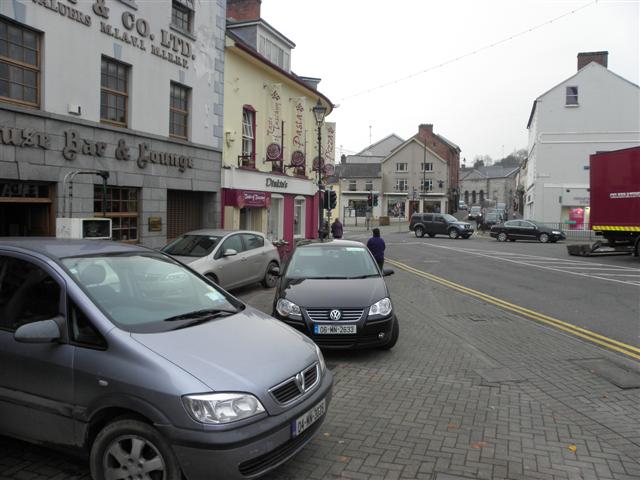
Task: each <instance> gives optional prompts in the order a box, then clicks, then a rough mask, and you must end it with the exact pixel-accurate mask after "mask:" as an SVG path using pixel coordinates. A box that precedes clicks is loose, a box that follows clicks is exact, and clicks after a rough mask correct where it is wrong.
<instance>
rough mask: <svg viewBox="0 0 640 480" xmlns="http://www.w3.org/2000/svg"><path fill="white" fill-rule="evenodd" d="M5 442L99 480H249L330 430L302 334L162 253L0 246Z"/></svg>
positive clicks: (319, 375)
mask: <svg viewBox="0 0 640 480" xmlns="http://www.w3.org/2000/svg"><path fill="white" fill-rule="evenodd" d="M0 365H1V366H2V367H1V368H0V432H1V433H2V434H3V435H10V436H14V437H17V438H22V439H26V440H30V441H33V442H37V443H44V444H54V445H57V446H59V447H62V448H64V449H67V450H70V451H71V450H75V451H79V452H85V453H86V454H88V456H89V461H90V466H91V473H92V477H93V478H94V480H111V479H147V480H157V479H162V480H181V479H182V478H183V476H184V477H185V478H186V479H187V480H204V479H215V478H218V479H224V480H233V479H246V478H254V477H257V476H260V475H262V474H263V473H265V472H267V471H269V470H271V469H273V468H275V467H276V466H278V465H279V464H281V463H283V462H284V461H286V460H287V459H288V458H290V457H291V456H292V455H294V454H295V453H296V452H297V451H298V450H300V449H301V448H302V447H303V446H304V445H305V444H306V443H307V442H309V440H310V439H311V437H312V436H313V435H314V433H316V432H317V431H318V429H319V426H320V425H321V423H322V421H323V420H324V418H325V412H326V410H327V408H328V406H329V402H330V399H331V390H332V384H333V380H332V375H331V373H330V372H329V371H328V370H327V368H326V366H325V363H324V359H323V357H322V353H321V352H320V350H319V349H318V348H317V347H316V346H315V345H314V344H313V342H312V341H311V340H309V339H307V338H306V337H305V336H304V335H302V334H300V333H298V332H296V331H295V330H293V329H291V328H289V327H287V326H286V325H284V324H282V323H281V322H279V321H277V320H275V319H273V318H271V317H269V316H268V315H265V314H263V313H261V312H259V311H257V310H255V309H253V308H251V307H250V306H248V305H245V304H243V303H242V302H240V301H239V300H238V299H236V298H234V297H233V296H231V295H229V294H228V293H227V292H225V291H224V290H222V289H221V288H219V287H217V286H215V285H214V284H212V283H211V282H208V281H206V280H205V279H203V278H202V277H201V276H200V275H196V274H195V273H194V272H193V271H191V270H190V269H188V268H186V267H184V266H183V265H182V264H180V263H178V262H176V261H175V260H173V259H172V258H170V257H169V256H167V255H164V254H162V253H159V252H156V251H152V250H149V249H146V248H141V247H135V246H131V245H126V244H119V243H115V242H100V241H86V240H66V241H60V240H56V239H27V238H21V239H15V240H13V239H6V240H2V241H0Z"/></svg>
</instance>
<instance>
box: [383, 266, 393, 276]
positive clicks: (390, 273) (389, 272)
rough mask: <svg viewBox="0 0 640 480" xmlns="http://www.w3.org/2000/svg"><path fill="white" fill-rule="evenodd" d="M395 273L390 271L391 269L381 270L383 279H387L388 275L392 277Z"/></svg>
mask: <svg viewBox="0 0 640 480" xmlns="http://www.w3.org/2000/svg"><path fill="white" fill-rule="evenodd" d="M394 273H396V272H395V270H393V269H391V268H383V269H382V275H384V276H385V277H388V276H389V275H393V274H394Z"/></svg>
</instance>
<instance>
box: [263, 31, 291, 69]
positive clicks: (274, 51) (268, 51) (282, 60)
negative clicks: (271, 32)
mask: <svg viewBox="0 0 640 480" xmlns="http://www.w3.org/2000/svg"><path fill="white" fill-rule="evenodd" d="M258 53H260V54H261V55H262V56H263V57H265V58H266V59H267V60H269V61H270V62H271V63H273V64H275V65H277V66H279V67H280V68H282V69H283V70H287V71H289V67H290V57H289V52H287V51H285V50H284V49H283V48H281V47H280V46H278V45H277V44H276V43H274V42H272V41H271V40H270V39H268V38H267V37H264V36H260V41H259V43H258Z"/></svg>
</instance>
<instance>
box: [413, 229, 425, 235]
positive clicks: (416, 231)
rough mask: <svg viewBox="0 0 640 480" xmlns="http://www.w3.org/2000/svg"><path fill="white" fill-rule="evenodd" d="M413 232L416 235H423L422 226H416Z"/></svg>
mask: <svg viewBox="0 0 640 480" xmlns="http://www.w3.org/2000/svg"><path fill="white" fill-rule="evenodd" d="M414 232H415V234H416V237H424V229H423V228H422V227H416V228H415V230H414Z"/></svg>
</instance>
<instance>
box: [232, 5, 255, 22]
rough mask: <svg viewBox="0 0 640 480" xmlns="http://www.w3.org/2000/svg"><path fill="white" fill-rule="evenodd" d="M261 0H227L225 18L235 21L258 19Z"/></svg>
mask: <svg viewBox="0 0 640 480" xmlns="http://www.w3.org/2000/svg"><path fill="white" fill-rule="evenodd" d="M261 3H262V0H227V19H228V20H233V21H236V22H243V21H249V20H259V19H260V4H261Z"/></svg>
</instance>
